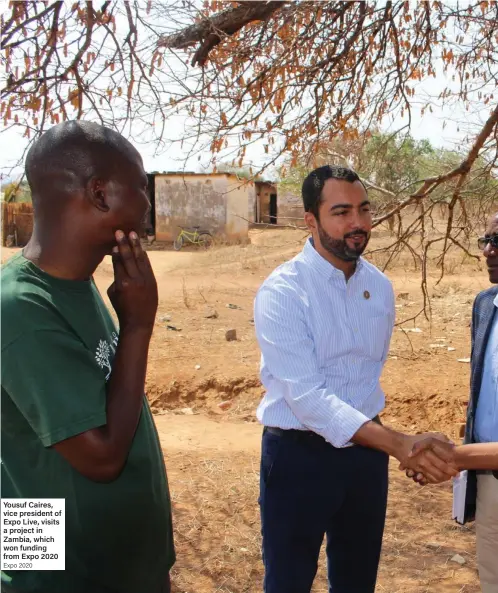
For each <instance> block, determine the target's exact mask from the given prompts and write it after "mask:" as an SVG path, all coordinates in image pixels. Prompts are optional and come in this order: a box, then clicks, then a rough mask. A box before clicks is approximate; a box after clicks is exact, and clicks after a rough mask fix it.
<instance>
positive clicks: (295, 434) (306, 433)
mask: <svg viewBox="0 0 498 593" xmlns="http://www.w3.org/2000/svg"><path fill="white" fill-rule="evenodd" d="M372 422H376V423H377V424H380V425H382V422H381V421H380V418H379V416H375V418H372ZM263 432H269V433H270V434H274V435H276V436H279V437H283V436H285V437H290V438H293V439H295V440H298V439H299V440H301V439H306V440H308V439H312V440H320V441H323V442H324V443H327V444H328V445H330V443H329V442H328V441H326V440H325V439H324V438H323V437H322V436H321V435H319V434H318V433H316V432H313V431H312V430H298V429H296V428H288V429H283V428H277V427H276V426H265V427H264V429H263ZM330 446H332V445H330Z"/></svg>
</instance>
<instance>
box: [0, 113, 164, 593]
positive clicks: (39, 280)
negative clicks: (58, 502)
mask: <svg viewBox="0 0 498 593" xmlns="http://www.w3.org/2000/svg"><path fill="white" fill-rule="evenodd" d="M26 174H27V178H28V181H29V184H30V187H31V191H32V196H33V208H34V231H33V236H32V238H31V240H30V242H29V244H28V245H27V246H26V247H25V249H24V251H23V252H22V253H19V254H18V255H16V256H14V257H13V258H12V259H11V260H10V261H9V262H8V263H7V264H6V265H5V266H3V268H2V272H1V281H2V302H1V315H2V361H1V364H2V378H1V383H2V390H1V391H2V401H1V404H2V443H1V445H2V448H1V453H2V459H1V464H2V476H1V477H2V497H5V498H37V499H38V498H64V499H65V501H66V502H65V505H66V507H65V508H66V513H65V521H66V531H65V537H66V540H65V541H66V547H65V570H64V571H25V570H16V571H10V570H8V569H6V570H4V571H3V572H2V592H4V591H5V592H9V593H10V592H16V593H24V592H30V593H166V592H169V590H170V586H169V572H170V569H171V567H172V566H173V564H174V561H175V551H174V544H173V533H172V520H171V503H170V496H169V489H168V482H167V477H166V471H165V467H164V461H163V455H162V451H161V445H160V443H159V439H158V435H157V432H156V429H155V425H154V421H153V419H152V415H151V412H150V409H149V406H148V404H147V401H146V398H145V396H144V387H145V376H146V369H147V357H148V350H149V343H150V338H151V335H152V330H153V327H154V319H155V315H156V310H157V303H158V295H157V284H156V281H155V278H154V274H153V271H152V268H151V266H150V263H149V260H148V258H147V255H146V254H145V253H144V252H143V251H142V248H141V245H140V241H139V238H138V236H137V231H138V230H139V228H140V226H141V222H142V221H143V219H144V218H145V215H146V214H147V211H148V209H149V208H150V203H149V200H148V197H147V176H146V174H145V172H144V168H143V164H142V159H141V157H140V155H139V154H138V152H137V151H136V150H135V149H134V148H133V146H132V145H131V144H130V143H129V142H128V141H127V140H125V139H124V138H123V137H122V136H121V135H120V134H118V133H116V132H114V131H111V130H108V129H106V128H104V127H102V126H99V125H96V124H92V123H89V122H65V123H63V124H61V125H58V126H55V127H53V128H51V129H50V130H49V131H48V132H46V133H45V134H44V135H42V136H41V137H40V139H39V140H38V141H37V142H36V143H35V144H34V146H33V147H32V148H31V150H30V152H29V154H28V157H27V160H26ZM111 254H112V259H113V265H114V276H115V278H114V283H113V284H112V285H111V287H110V289H109V292H108V294H109V297H110V300H111V302H112V305H113V307H114V309H115V311H116V314H117V317H118V320H119V326H120V329H119V331H118V329H117V328H116V327H115V325H114V323H113V320H112V318H111V316H110V314H109V312H108V311H107V309H106V307H105V305H104V303H103V301H102V298H101V296H100V294H99V292H98V290H97V288H96V286H95V284H94V282H93V274H94V272H95V270H96V268H97V266H98V265H99V264H100V263H101V262H102V260H103V259H104V257H105V256H106V255H111Z"/></svg>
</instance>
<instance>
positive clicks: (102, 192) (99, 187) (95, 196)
mask: <svg viewBox="0 0 498 593" xmlns="http://www.w3.org/2000/svg"><path fill="white" fill-rule="evenodd" d="M87 193H88V196H89V198H90V202H91V203H92V205H93V206H95V208H97V209H98V210H100V211H101V212H109V205H108V204H107V184H106V183H105V181H103V180H102V179H98V178H97V177H92V178H91V179H90V181H89V182H88V184H87Z"/></svg>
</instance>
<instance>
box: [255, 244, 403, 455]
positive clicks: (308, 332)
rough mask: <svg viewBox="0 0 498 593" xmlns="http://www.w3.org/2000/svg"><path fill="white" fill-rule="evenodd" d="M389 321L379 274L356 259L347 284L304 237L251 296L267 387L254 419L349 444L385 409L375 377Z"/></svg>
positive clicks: (389, 305)
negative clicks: (300, 248)
mask: <svg viewBox="0 0 498 593" xmlns="http://www.w3.org/2000/svg"><path fill="white" fill-rule="evenodd" d="M394 319H395V306H394V292H393V288H392V285H391V283H390V281H389V280H388V279H387V277H386V276H385V275H384V274H383V273H382V272H380V271H379V270H378V269H377V268H376V267H375V266H373V265H372V264H370V263H369V262H367V261H366V260H365V259H363V258H360V260H359V261H358V264H357V267H356V271H355V273H354V274H353V276H351V278H350V279H349V281H348V282H346V279H345V276H344V273H343V272H341V271H340V270H338V269H337V268H335V267H334V266H332V265H331V264H330V263H329V262H327V261H326V260H325V259H324V258H322V256H321V255H320V254H319V253H318V252H317V251H316V250H315V248H314V247H313V243H312V240H311V239H308V240H307V241H306V244H305V246H304V249H303V251H302V252H301V253H299V254H298V255H297V256H296V257H295V258H294V259H292V260H290V261H289V262H287V263H285V264H283V265H281V266H280V267H278V268H277V269H276V270H275V271H274V272H273V273H272V274H271V275H270V276H269V277H268V278H267V279H266V280H265V281H264V283H263V284H262V285H261V287H260V289H259V291H258V293H257V295H256V300H255V306H254V324H255V328H256V337H257V339H258V343H259V346H260V349H261V354H262V356H261V380H262V383H263V385H264V387H265V388H266V394H265V396H264V398H263V400H262V402H261V403H260V405H259V407H258V411H257V417H258V420H259V421H260V422H261V423H262V424H264V425H265V426H273V427H278V428H282V429H298V430H311V431H314V432H316V433H318V434H319V435H321V436H322V437H324V438H325V439H326V440H327V441H328V442H329V443H331V444H332V445H334V446H335V447H345V446H349V445H351V442H350V441H351V437H352V436H353V435H354V434H355V433H356V432H357V431H358V429H359V428H361V426H363V424H365V422H367V421H368V420H371V419H372V418H374V417H375V416H376V415H377V414H379V413H380V412H381V411H382V410H383V408H384V402H385V397H384V393H383V391H382V389H381V388H380V383H379V380H380V376H381V373H382V369H383V366H384V363H385V361H386V358H387V353H388V351H389V343H390V340H391V335H392V331H393V326H394Z"/></svg>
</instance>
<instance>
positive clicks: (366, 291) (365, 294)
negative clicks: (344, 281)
mask: <svg viewBox="0 0 498 593" xmlns="http://www.w3.org/2000/svg"><path fill="white" fill-rule="evenodd" d="M363 296H364V297H365V298H366V299H369V298H370V293H369V292H368V290H365V292H364V293H363Z"/></svg>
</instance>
